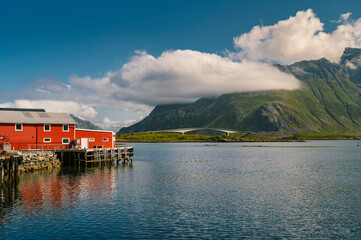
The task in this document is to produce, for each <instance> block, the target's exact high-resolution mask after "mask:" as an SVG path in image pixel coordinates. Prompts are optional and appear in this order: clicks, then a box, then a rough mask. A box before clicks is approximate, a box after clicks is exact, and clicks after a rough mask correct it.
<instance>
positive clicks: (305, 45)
mask: <svg viewBox="0 0 361 240" xmlns="http://www.w3.org/2000/svg"><path fill="white" fill-rule="evenodd" d="M350 15H351V13H345V14H343V15H341V17H340V20H342V21H341V22H342V24H340V25H338V26H337V28H336V29H335V30H334V31H333V32H331V33H327V32H325V31H324V28H323V26H324V24H323V23H322V22H321V21H320V19H319V18H317V17H316V15H315V14H314V13H313V11H312V10H311V9H308V10H307V11H299V12H297V14H296V16H294V17H290V18H289V19H287V20H283V21H279V22H278V23H276V24H274V25H272V26H263V27H260V26H255V27H253V28H252V30H251V31H250V32H248V33H245V34H242V35H241V36H238V37H235V38H234V44H235V46H236V47H237V48H240V52H239V54H238V55H239V56H240V57H241V58H246V59H252V60H257V61H259V60H265V61H271V62H279V63H283V64H290V63H294V62H296V61H301V60H310V59H319V58H322V57H325V58H327V59H328V60H330V61H334V62H338V61H339V58H340V56H341V55H342V53H343V51H344V49H345V47H360V46H361V19H358V20H357V21H353V22H352V21H349V17H350Z"/></svg>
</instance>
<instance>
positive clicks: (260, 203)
mask: <svg viewBox="0 0 361 240" xmlns="http://www.w3.org/2000/svg"><path fill="white" fill-rule="evenodd" d="M349 143H350V142H341V144H338V143H337V142H334V141H332V142H316V143H314V142H312V143H287V146H289V147H284V146H282V145H281V144H285V143H277V144H276V143H269V144H268V143H265V144H263V145H264V146H263V145H262V147H253V146H251V147H248V145H252V144H251V143H247V146H243V145H242V144H217V146H211V147H210V146H204V144H138V145H137V146H136V150H137V154H136V158H135V162H134V167H133V164H131V163H130V164H129V165H128V164H125V165H124V164H123V165H119V166H115V165H111V166H110V165H102V166H98V167H89V166H88V167H70V168H69V167H68V168H63V169H58V170H56V171H50V172H48V171H42V172H36V173H32V174H26V175H22V176H21V178H20V179H19V181H18V182H17V184H15V182H13V183H12V185H11V186H12V187H10V193H9V194H8V195H7V191H9V188H8V189H7V190H6V191H5V192H6V194H5V195H6V197H7V199H8V200H7V204H4V203H2V204H3V205H2V211H3V212H2V221H1V222H0V236H2V237H3V238H5V239H7V238H18V237H19V238H34V236H36V238H39V239H48V238H49V236H55V237H54V238H63V239H68V238H71V239H74V238H75V239H84V238H99V239H106V238H111V239H144V238H147V239H149V238H153V239H171V238H175V239H182V238H206V239H225V238H232V239H239V238H251V239H253V238H259V239H264V238H275V239H292V238H298V239H301V238H303V239H309V238H316V239H329V238H334V239H336V238H351V239H357V238H359V236H360V235H361V204H360V203H361V161H360V158H359V156H360V152H359V151H360V150H361V149H360V148H357V147H355V146H354V145H352V146H351V145H348V144H349ZM257 144H258V145H259V143H257ZM257 144H255V145H257ZM240 146H243V147H240ZM329 146H333V147H329ZM3 195H4V194H3ZM2 199H4V198H2ZM2 201H3V200H2ZM9 202H10V204H9Z"/></svg>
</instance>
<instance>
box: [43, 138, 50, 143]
mask: <svg viewBox="0 0 361 240" xmlns="http://www.w3.org/2000/svg"><path fill="white" fill-rule="evenodd" d="M43 142H44V143H50V142H51V138H43Z"/></svg>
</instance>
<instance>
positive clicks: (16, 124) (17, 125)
mask: <svg viewBox="0 0 361 240" xmlns="http://www.w3.org/2000/svg"><path fill="white" fill-rule="evenodd" d="M22 130H23V124H22V123H15V131H22Z"/></svg>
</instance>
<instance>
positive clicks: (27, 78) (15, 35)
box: [0, 0, 361, 130]
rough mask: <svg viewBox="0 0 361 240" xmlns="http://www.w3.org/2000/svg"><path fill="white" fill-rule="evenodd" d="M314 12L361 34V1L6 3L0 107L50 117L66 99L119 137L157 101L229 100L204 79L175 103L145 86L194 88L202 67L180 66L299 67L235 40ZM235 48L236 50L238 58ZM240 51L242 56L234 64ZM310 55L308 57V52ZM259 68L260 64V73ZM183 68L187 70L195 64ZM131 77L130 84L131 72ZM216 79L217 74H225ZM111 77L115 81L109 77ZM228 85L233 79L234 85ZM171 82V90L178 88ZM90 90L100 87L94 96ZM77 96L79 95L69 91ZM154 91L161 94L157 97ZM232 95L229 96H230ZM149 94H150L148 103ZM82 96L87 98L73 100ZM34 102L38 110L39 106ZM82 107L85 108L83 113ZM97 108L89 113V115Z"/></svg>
mask: <svg viewBox="0 0 361 240" xmlns="http://www.w3.org/2000/svg"><path fill="white" fill-rule="evenodd" d="M307 9H312V13H313V14H314V15H315V18H317V19H318V20H319V21H320V22H322V23H323V24H324V26H323V30H322V31H324V32H325V33H331V32H332V31H334V30H335V29H336V27H337V26H339V25H341V24H345V25H346V23H342V22H340V21H341V20H340V21H339V22H335V21H337V20H339V18H340V16H341V14H345V13H349V12H350V13H352V15H351V16H350V17H349V18H347V19H346V20H347V21H353V23H351V24H353V25H352V26H353V27H354V29H353V30H352V31H356V30H358V25H357V24H356V23H355V22H356V21H357V20H358V19H359V18H360V17H361V3H359V1H210V0H208V1H200V0H198V1H195V0H193V1H186V0H183V1H104V0H103V1H2V2H1V5H0V31H1V32H0V34H1V38H0V52H1V54H0V81H1V86H2V87H1V90H0V91H1V94H0V95H1V97H0V104H3V106H24V104H25V105H26V104H28V105H29V106H37V107H38V106H39V104H40V105H41V104H42V103H43V104H44V107H45V108H49V109H47V110H53V111H54V108H55V109H56V108H57V107H56V104H55V103H54V102H53V103H52V104H49V103H47V102H46V101H48V100H51V101H58V102H59V101H66V102H68V103H69V104H70V105H71V106H69V108H70V109H72V111H71V112H73V113H77V111H79V114H78V115H79V116H81V117H83V118H87V119H90V120H92V121H93V122H96V123H99V124H103V125H102V126H103V127H105V128H109V129H114V130H115V129H116V128H118V127H121V126H124V125H126V124H129V123H131V122H134V121H136V120H139V119H140V118H141V117H142V116H146V115H147V114H148V113H149V111H150V110H151V109H152V107H154V105H155V104H159V103H167V102H170V103H171V102H180V101H192V100H194V99H196V98H198V97H203V96H210V95H212V94H215V95H217V94H221V93H222V92H215V91H214V90H212V89H211V88H210V87H209V86H208V84H207V80H204V81H203V79H201V78H200V77H199V78H197V80H199V82H202V84H205V85H204V86H205V87H203V86H202V85H201V84H195V87H198V88H199V89H203V88H205V89H206V90H204V91H201V90H199V91H193V92H192V91H189V92H187V89H186V90H184V91H182V92H181V93H179V94H173V95H172V96H175V95H176V96H175V97H174V98H172V97H171V96H167V95H166V93H167V92H170V93H172V91H177V90H175V89H173V88H166V89H164V91H159V92H156V91H155V90H152V86H151V85H148V83H149V82H146V84H143V83H144V82H142V81H147V79H151V80H152V81H160V82H161V83H166V82H165V81H168V79H171V80H172V79H175V80H172V81H183V82H181V83H177V84H175V86H182V84H184V85H187V84H188V85H187V86H189V84H192V81H195V80H194V79H190V80H189V81H188V79H186V78H187V76H190V75H197V74H198V72H197V71H198V70H199V69H198V70H197V69H192V70H191V71H189V75H182V74H180V73H179V70H177V69H174V65H177V61H185V62H191V63H195V64H193V66H194V65H196V64H197V63H198V62H199V61H203V60H204V58H207V59H208V58H209V60H207V63H209V62H210V61H214V62H217V64H215V66H217V65H221V66H224V68H227V69H228V64H227V61H228V59H232V61H235V62H237V63H238V62H239V61H241V62H242V61H248V62H249V61H255V62H256V63H255V65H257V64H258V65H259V64H261V63H262V64H263V63H265V62H269V61H272V62H280V63H284V64H288V63H291V62H292V61H294V60H298V58H297V57H294V56H291V55H287V56H280V57H279V58H275V59H272V58H271V57H270V56H268V55H267V56H266V55H260V54H259V51H260V50H259V49H254V48H252V49H248V48H249V47H250V46H251V45H250V42H246V43H245V40H242V41H239V42H235V41H234V37H238V36H241V35H242V34H245V33H250V31H251V30H252V28H253V27H254V26H257V25H261V23H262V24H263V26H273V25H275V24H277V23H278V22H279V21H281V20H287V19H289V18H290V17H291V16H295V15H296V14H297V12H298V11H307ZM316 34H317V33H316ZM338 37H340V36H338ZM249 41H251V40H249ZM300 41H303V40H302V39H300ZM352 41H353V44H354V45H356V46H358V45H359V43H358V38H357V39H353V40H352ZM349 42H350V41H348V42H347V43H345V45H346V46H347V44H349ZM237 44H238V45H237ZM314 44H315V43H312V46H311V48H312V47H314ZM331 45H332V43H331ZM261 47H262V46H261ZM244 49H246V50H244ZM247 49H248V50H247ZM177 50H180V51H181V52H176V51H177ZM183 50H191V51H192V52H182V51H183ZM227 50H228V51H230V52H233V53H234V54H233V55H232V54H231V55H232V57H231V55H229V53H227ZM258 50H259V51H258ZM136 51H137V53H135V52H136ZM166 51H170V52H171V53H170V54H169V55H167V56H165V57H164V59H163V60H162V59H158V58H159V57H160V56H161V55H162V54H163V53H164V52H166ZM174 52H176V53H174ZM336 52H337V51H336ZM239 53H241V55H242V56H239V57H238V59H237V60H234V57H235V55H239ZM207 54H215V55H207ZM320 54H322V53H320ZM276 55H277V54H276ZM317 56H318V55H317ZM317 56H315V57H317ZM152 57H153V58H155V59H152ZM304 57H305V58H308V55H305V56H304ZM313 57H314V56H309V58H313ZM325 57H327V56H325ZM332 57H335V58H337V56H330V58H332ZM188 58H189V59H190V60H189V61H188V60H187V59H188ZM224 58H227V59H226V60H227V61H225V59H224ZM147 59H148V61H147ZM149 61H150V62H149ZM335 61H336V60H335ZM165 62H174V65H172V66H168V65H166V63H165ZM220 62H221V63H220ZM124 64H126V67H124ZM222 64H223V65H222ZM128 65H131V66H128ZM179 65H180V66H183V65H182V64H179ZM201 65H202V66H203V65H204V63H202V64H201ZM258 65H257V66H253V67H255V68H256V67H257V68H258V67H259V66H258ZM145 66H148V67H145ZM184 66H185V68H187V65H184ZM158 67H159V69H158ZM240 68H242V67H240ZM154 69H156V70H154ZM172 69H173V70H172ZM232 69H233V70H232V71H234V72H236V73H234V72H232V74H233V75H235V76H237V77H240V78H242V76H243V75H242V74H244V72H243V70H239V68H238V67H237V66H235V67H234V68H233V66H232ZM268 70H269V71H273V70H272V69H268ZM268 70H267V71H268ZM202 71H203V70H202ZM139 72H142V74H143V73H144V74H143V75H142V77H143V78H141V77H139V75H135V73H139ZM109 73H110V74H109ZM126 73H127V74H128V75H127V76H126V77H128V78H126V77H125V75H124V74H126ZM207 74H208V75H209V76H210V77H209V78H210V79H211V78H212V76H213V75H212V74H211V73H209V72H206V73H205V72H199V75H207ZM217 74H218V75H217ZM217 74H216V75H215V76H219V77H220V78H222V77H223V76H222V75H219V74H220V73H217ZM275 74H278V73H275ZM144 75H146V77H144ZM107 76H109V79H110V80H109V79H108V80H105V78H107ZM174 76H176V77H174ZM275 76H276V75H275ZM255 77H256V76H255ZM132 79H138V80H137V81H138V84H139V85H142V86H143V85H146V86H148V88H144V89H141V88H140V90H139V92H137V93H133V92H134V91H135V90H134V89H133V88H129V89H126V90H124V88H125V87H124V86H126V87H128V86H130V85H134V86H139V85H136V84H133V82H131V81H133V80H132ZM179 79H182V80H179ZM134 81H135V80H134ZM162 81H163V82H162ZM210 81H211V80H210ZM214 81H215V80H214ZM223 81H228V78H226V79H224V80H223ZM229 81H230V82H232V81H233V80H229ZM270 81H272V80H270ZM285 81H286V80H285ZM290 81H292V79H291V80H290ZM102 83H104V84H108V88H110V89H114V88H115V87H119V86H120V87H123V90H124V93H122V94H123V96H124V95H127V99H125V97H124V98H123V97H121V96H119V95H121V94H120V93H119V94H117V92H115V91H114V92H113V93H112V95H109V96H107V97H105V98H109V99H110V98H111V99H110V100H109V101H104V102H102V101H100V100H98V99H97V97H96V96H98V97H99V96H101V95H102V94H104V96H105V95H107V90H106V89H103V90H102V91H98V90H99V89H100V88H101V86H102V85H101V84H102ZM172 83H173V82H169V83H166V84H164V85H165V86H170V85H172ZM85 84H90V85H93V86H97V87H94V88H87V89H85V88H86V87H84V85H85ZM158 84H159V82H158ZM178 84H179V85H178ZM215 84H216V83H215V82H210V83H209V85H215ZM272 84H273V83H272ZM274 84H277V83H274ZM245 85H247V81H246V80H245V83H244V84H243V86H240V87H239V88H236V89H239V91H242V89H244V91H248V90H257V89H254V88H253V87H247V86H245ZM75 88H76V89H77V90H76V91H75V90H74V89H75ZM285 88H292V86H287V87H285ZM69 89H72V90H73V91H72V92H69V93H67V94H64V95H62V94H61V92H62V91H67V90H69ZM207 89H208V90H207ZM148 90H149V91H150V92H152V91H153V92H156V93H154V94H153V95H152V94H149V95H148ZM142 91H143V92H142ZM130 92H132V94H130ZM224 92H225V93H227V92H229V90H228V89H224ZM143 93H144V94H145V96H144V97H139V95H143ZM163 93H164V94H165V95H162V94H163ZM75 94H77V95H78V97H74V95H75ZM128 94H129V96H128ZM155 95H156V96H155ZM62 96H63V97H62ZM117 99H119V101H117ZM146 99H149V101H147V100H146ZM16 100H21V101H23V102H22V105H21V104H20V105H19V104H15V101H16ZM24 101H25V103H24ZM32 101H37V103H36V104H35V105H34V104H31V102H32ZM75 103H79V104H82V105H81V106H80V108H81V109H80V110H79V106H75V105H76V104H75ZM72 104H73V105H72ZM74 104H75V105H74ZM26 106H27V105H26ZM89 109H90V113H89V112H87V111H88V110H89ZM61 110H62V109H61ZM105 118H106V119H105Z"/></svg>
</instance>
